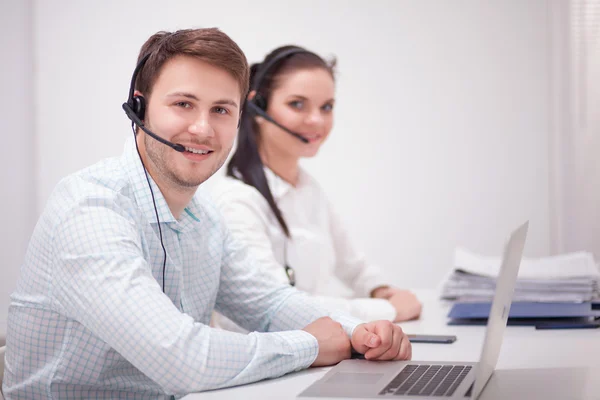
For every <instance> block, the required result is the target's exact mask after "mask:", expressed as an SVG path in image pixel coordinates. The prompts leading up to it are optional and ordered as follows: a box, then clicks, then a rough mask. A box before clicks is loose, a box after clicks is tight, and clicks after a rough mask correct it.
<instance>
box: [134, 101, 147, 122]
mask: <svg viewBox="0 0 600 400" xmlns="http://www.w3.org/2000/svg"><path fill="white" fill-rule="evenodd" d="M131 100H132V103H133V104H132V105H131V109H132V110H133V112H134V113H135V115H137V117H138V118H139V119H140V121H143V120H144V117H145V116H146V99H145V98H144V97H143V96H133V98H132V99H131Z"/></svg>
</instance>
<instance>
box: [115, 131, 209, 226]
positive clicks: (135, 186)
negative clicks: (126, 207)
mask: <svg viewBox="0 0 600 400" xmlns="http://www.w3.org/2000/svg"><path fill="white" fill-rule="evenodd" d="M122 164H123V168H124V170H125V171H126V172H127V176H128V178H129V181H130V183H131V187H132V192H133V196H134V197H135V201H136V203H137V205H138V207H139V208H140V210H141V211H142V213H143V214H144V216H145V217H146V219H147V220H148V222H150V223H151V224H156V211H158V216H159V219H160V222H161V223H166V224H169V226H170V227H171V228H173V229H175V230H176V231H179V232H187V231H189V230H191V229H194V228H195V226H196V224H197V223H198V222H200V219H199V215H200V207H199V204H198V201H197V199H196V198H195V196H194V197H192V201H191V202H190V204H188V206H187V207H186V208H185V210H184V212H183V213H182V214H181V218H180V220H179V221H178V220H177V219H175V217H174V216H173V213H171V209H170V208H169V205H168V204H167V201H166V200H165V198H164V197H163V195H162V192H161V191H160V189H159V188H158V185H157V184H156V182H154V179H152V176H150V174H149V173H148V179H146V173H145V170H144V167H143V166H142V162H141V160H140V157H139V155H138V152H137V149H136V146H135V139H134V138H131V137H130V138H128V139H127V140H126V142H125V148H124V151H123V156H122ZM148 180H149V181H150V186H151V187H152V192H150V189H149V188H148ZM152 194H154V202H153V201H152ZM154 203H156V211H155V209H154Z"/></svg>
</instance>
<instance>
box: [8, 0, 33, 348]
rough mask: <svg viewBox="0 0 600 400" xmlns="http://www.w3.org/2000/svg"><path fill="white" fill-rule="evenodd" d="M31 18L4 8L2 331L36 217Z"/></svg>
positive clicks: (27, 10) (27, 9)
mask: <svg viewBox="0 0 600 400" xmlns="http://www.w3.org/2000/svg"><path fill="white" fill-rule="evenodd" d="M31 14H32V5H31V2H30V1H10V2H8V1H7V2H1V3H0V54H1V56H0V57H1V60H2V62H0V88H1V89H0V93H1V94H0V134H1V135H2V142H1V143H0V187H2V192H1V193H2V194H1V195H0V254H1V257H2V261H0V266H1V271H2V272H1V274H2V277H1V278H0V330H3V329H4V325H3V322H4V321H5V320H6V316H7V312H8V296H9V294H10V293H11V292H12V291H13V289H14V285H15V282H16V280H17V276H18V273H19V266H20V265H21V263H22V261H23V254H24V252H25V248H26V246H27V242H28V241H29V236H30V234H31V230H32V229H33V225H34V224H35V221H36V217H37V212H36V206H35V193H36V190H35V179H34V177H35V170H34V167H35V164H36V162H35V151H34V134H33V130H34V125H33V117H34V115H35V105H34V101H33V83H32V78H33V66H32V57H33V50H32V43H31V39H32V28H33V23H32V21H31ZM2 333H3V332H0V336H1V335H2Z"/></svg>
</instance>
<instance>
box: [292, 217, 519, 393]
mask: <svg viewBox="0 0 600 400" xmlns="http://www.w3.org/2000/svg"><path fill="white" fill-rule="evenodd" d="M528 226H529V222H525V223H524V224H523V225H521V226H520V227H518V228H517V229H516V230H515V231H514V232H513V233H512V234H511V235H510V238H509V240H508V242H507V244H506V246H505V248H504V255H503V258H502V265H501V268H500V274H499V275H498V280H497V283H496V292H495V295H494V300H493V302H492V307H491V310H490V315H489V318H488V323H487V328H486V334H485V340H484V343H483V347H482V351H481V356H480V358H479V362H477V363H472V362H471V363H470V362H429V361H428V362H420V361H393V362H377V361H366V360H344V361H342V362H341V363H339V364H338V365H336V366H335V367H333V368H332V369H330V370H329V372H327V374H326V375H325V376H324V377H323V378H322V379H320V380H318V381H317V382H315V383H313V384H312V385H311V386H309V387H308V388H307V389H306V390H304V391H303V392H302V393H300V394H299V395H298V397H299V398H314V399H320V400H323V399H324V398H328V397H329V398H340V397H343V398H349V399H383V398H386V397H387V398H397V399H407V400H408V399H419V400H426V399H464V398H465V397H471V398H473V399H477V398H478V397H479V395H480V394H481V392H482V391H483V389H484V387H485V386H486V384H487V382H488V380H489V379H490V376H491V375H492V373H493V372H494V368H495V367H496V362H497V361H498V356H499V354H500V347H501V345H502V336H503V334H504V330H505V328H506V323H507V320H508V313H509V311H510V306H511V302H512V296H513V292H514V289H515V284H516V281H517V275H518V272H519V266H520V264H521V258H522V256H523V248H524V247H525V238H526V237H527V229H528ZM486 397H487V396H486Z"/></svg>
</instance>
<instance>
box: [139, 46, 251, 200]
mask: <svg viewBox="0 0 600 400" xmlns="http://www.w3.org/2000/svg"><path fill="white" fill-rule="evenodd" d="M240 96H241V93H240V87H239V85H238V82H237V81H236V80H235V79H234V78H233V76H231V75H230V74H229V73H228V72H226V71H223V70H221V69H219V68H217V67H214V66H212V65H210V64H208V63H206V62H204V61H201V60H198V59H196V58H193V57H189V56H176V57H174V58H172V59H170V60H169V61H167V62H166V63H165V64H164V65H163V67H162V70H161V72H160V75H159V76H158V78H157V80H156V82H155V84H154V86H153V89H152V93H151V95H150V98H146V100H147V103H148V104H147V110H146V118H145V123H146V126H147V127H148V128H149V129H150V130H151V131H152V132H154V133H156V134H157V135H159V136H161V137H163V138H164V139H167V140H169V141H171V142H174V143H179V144H181V145H183V146H184V147H185V149H186V151H185V152H183V153H180V152H177V151H175V150H173V149H172V148H170V147H168V146H166V145H164V144H162V143H159V142H158V141H156V140H154V139H153V138H151V137H149V136H148V135H145V134H144V133H143V132H142V131H141V130H140V131H139V133H138V135H143V139H144V140H143V141H139V140H138V143H139V144H140V150H141V151H143V153H145V154H146V155H147V157H145V158H146V162H147V163H149V164H150V165H147V167H149V171H150V172H151V173H152V175H153V178H154V179H155V181H157V183H159V185H160V183H163V184H167V185H168V186H169V187H173V188H178V189H184V190H185V189H194V188H196V187H197V186H198V185H200V184H201V183H202V182H204V181H205V180H207V179H208V178H209V177H210V176H212V175H213V174H214V173H215V172H216V171H217V170H218V169H219V168H220V167H221V166H222V165H223V163H224V162H225V160H226V159H227V155H228V154H229V152H230V151H231V147H232V146H233V141H234V139H235V136H236V133H237V124H238V119H239V114H240V112H239V111H240V109H239V107H240V105H239V102H240ZM140 142H141V143H140Z"/></svg>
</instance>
